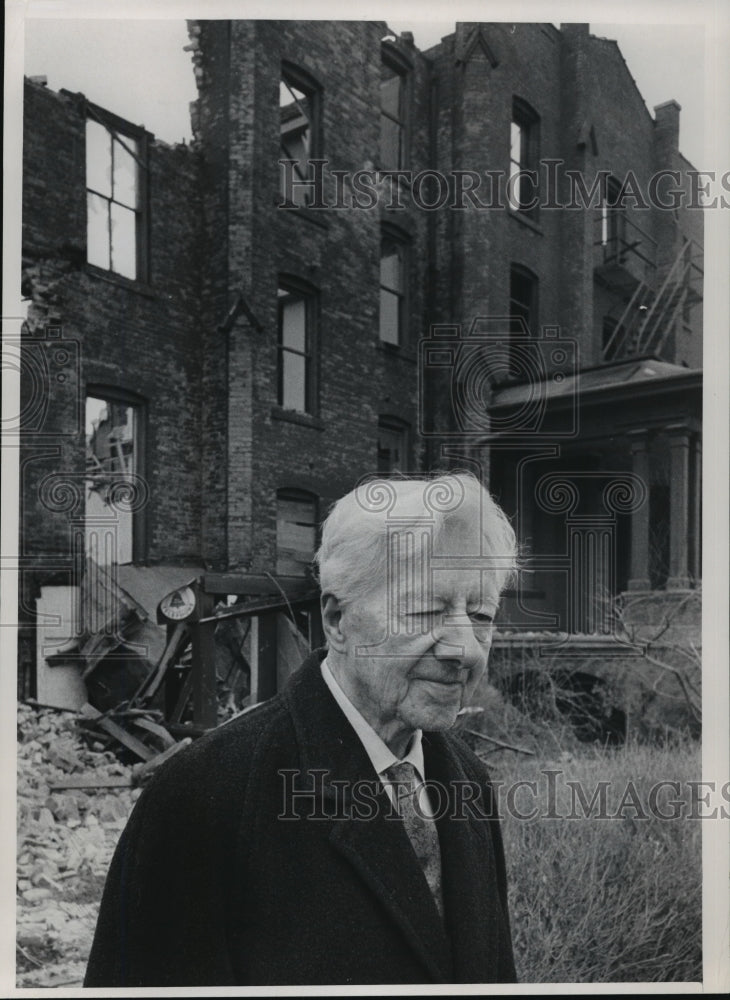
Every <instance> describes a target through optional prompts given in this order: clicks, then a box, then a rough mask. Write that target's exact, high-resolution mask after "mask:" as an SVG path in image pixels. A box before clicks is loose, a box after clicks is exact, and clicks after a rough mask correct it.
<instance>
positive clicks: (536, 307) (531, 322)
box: [509, 263, 540, 379]
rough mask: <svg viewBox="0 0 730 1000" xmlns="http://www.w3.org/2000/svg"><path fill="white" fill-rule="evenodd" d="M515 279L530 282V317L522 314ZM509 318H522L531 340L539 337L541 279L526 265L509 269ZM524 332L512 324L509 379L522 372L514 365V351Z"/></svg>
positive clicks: (528, 310)
mask: <svg viewBox="0 0 730 1000" xmlns="http://www.w3.org/2000/svg"><path fill="white" fill-rule="evenodd" d="M515 277H519V278H521V279H523V280H527V281H529V282H530V302H529V303H528V309H527V312H528V315H527V317H525V315H524V314H523V312H522V309H521V306H523V305H524V303H523V302H522V300H521V299H518V298H516V297H515V295H514V292H513V281H514V278H515ZM509 316H510V320H511V321H512V320H513V319H516V318H517V317H521V318H522V320H523V322H524V324H525V326H526V327H527V331H528V335H529V338H530V340H534V339H535V338H536V337H537V336H538V332H539V329H540V279H539V278H538V276H537V275H536V274H535V272H534V271H531V270H530V268H529V267H525V265H524V264H517V263H511V264H510V269H509ZM521 332H522V326H521V325H518V326H516V327H515V326H514V325H513V324H512V322H510V340H509V354H510V360H509V378H510V379H513V378H517V377H518V373H519V371H520V368H519V366H515V365H514V364H513V351H514V348H515V347H516V346H517V345H516V343H515V339H516V338H515V336H514V335H515V334H516V333H521Z"/></svg>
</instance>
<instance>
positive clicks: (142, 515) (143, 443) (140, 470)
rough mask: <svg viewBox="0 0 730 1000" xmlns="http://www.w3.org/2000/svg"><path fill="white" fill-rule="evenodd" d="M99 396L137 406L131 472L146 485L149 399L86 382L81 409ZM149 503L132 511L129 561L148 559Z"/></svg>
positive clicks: (115, 387)
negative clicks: (133, 466)
mask: <svg viewBox="0 0 730 1000" xmlns="http://www.w3.org/2000/svg"><path fill="white" fill-rule="evenodd" d="M90 397H91V398H92V399H99V400H102V401H104V402H109V403H120V404H122V405H124V406H129V407H133V408H134V409H135V410H136V422H135V450H136V452H137V455H136V462H135V470H134V475H136V476H139V477H140V479H142V480H143V481H144V482H145V483H147V484H148V486H149V476H148V474H147V473H148V468H147V439H148V433H147V430H148V427H147V425H148V420H149V402H148V400H147V399H146V398H145V397H144V396H140V395H139V394H138V393H135V392H130V391H129V390H127V389H123V388H120V387H119V386H116V385H108V384H106V383H103V382H89V383H87V385H86V390H85V393H84V412H85V409H86V400H87V399H89V398H90ZM85 447H86V428H85V426H84V448H85ZM149 509H150V505H149V503H146V504H144V505H143V506H141V507H140V508H139V509H138V510H135V511H133V513H132V563H133V564H134V565H139V564H143V563H144V562H145V561H146V559H147V542H148V510H149Z"/></svg>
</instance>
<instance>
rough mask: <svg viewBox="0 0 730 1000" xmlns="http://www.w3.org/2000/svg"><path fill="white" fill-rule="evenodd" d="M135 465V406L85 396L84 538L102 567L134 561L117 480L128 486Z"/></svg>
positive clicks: (130, 516) (137, 458) (127, 518)
mask: <svg viewBox="0 0 730 1000" xmlns="http://www.w3.org/2000/svg"><path fill="white" fill-rule="evenodd" d="M139 464H140V456H139V407H137V406H133V405H130V404H129V403H128V402H126V401H120V400H118V399H105V398H103V397H102V396H87V397H86V487H87V488H86V508H85V541H86V552H87V554H88V555H92V556H93V558H94V560H95V562H97V563H99V564H100V565H106V564H109V563H112V562H113V563H118V564H120V563H128V562H131V561H132V558H133V529H134V523H133V522H134V514H133V512H132V511H131V510H130V509H128V506H129V505H128V504H125V503H124V502H121V501H120V498H122V497H123V496H124V493H125V491H124V487H123V485H120V484H124V483H130V484H132V481H133V477H134V476H135V475H136V474H137V472H138V469H139ZM110 540H111V544H110Z"/></svg>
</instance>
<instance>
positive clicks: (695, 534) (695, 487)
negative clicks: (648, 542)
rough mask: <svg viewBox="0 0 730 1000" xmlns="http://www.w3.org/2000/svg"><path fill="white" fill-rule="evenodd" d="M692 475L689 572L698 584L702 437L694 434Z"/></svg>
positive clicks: (699, 573) (700, 561) (700, 577)
mask: <svg viewBox="0 0 730 1000" xmlns="http://www.w3.org/2000/svg"><path fill="white" fill-rule="evenodd" d="M693 445H694V447H693V449H692V450H693V454H692V464H693V477H692V561H691V563H690V572H691V574H692V578H693V580H694V582H695V586H699V582H700V580H701V579H702V438H701V437H700V435H699V434H696V435H695V436H694V438H693Z"/></svg>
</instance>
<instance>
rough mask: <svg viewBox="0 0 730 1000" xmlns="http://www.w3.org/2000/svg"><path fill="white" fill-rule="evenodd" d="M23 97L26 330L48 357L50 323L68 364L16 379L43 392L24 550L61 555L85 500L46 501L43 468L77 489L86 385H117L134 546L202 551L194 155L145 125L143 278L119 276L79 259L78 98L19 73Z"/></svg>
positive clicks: (29, 449)
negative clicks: (138, 533)
mask: <svg viewBox="0 0 730 1000" xmlns="http://www.w3.org/2000/svg"><path fill="white" fill-rule="evenodd" d="M25 102H26V103H25V133H24V161H25V162H24V171H25V176H26V178H27V179H28V181H27V183H26V185H25V189H24V202H23V258H24V274H23V280H24V293H25V295H26V296H27V297H29V298H32V300H33V301H32V305H31V307H30V310H29V318H28V324H27V327H28V336H29V338H30V339H31V342H33V343H35V345H36V347H35V348H34V349H35V350H36V353H39V352H40V353H45V354H46V355H47V354H48V351H51V350H55V348H54V343H55V340H54V339H53V338H52V339H50V340H48V339H46V334H47V333H48V328H49V326H50V327H52V328H53V330H54V331H55V330H57V331H58V337H60V340H59V341H58V342H64V343H65V342H70V343H71V345H72V347H73V349H74V351H76V352H77V353H76V355H75V357H77V359H78V364H77V365H74V364H73V363H71V362H70V368H69V372H68V373H67V374H69V375H70V376H71V378H70V380H69V379H67V381H66V382H65V383H64V386H63V390H62V391H61V390H58V391H51V392H48V389H49V386H48V385H47V384H46V385H45V386H40V387H39V386H35V387H34V386H33V384H32V383H31V381H30V380H28V379H25V380H24V390H25V392H26V393H27V395H26V399H28V400H31V399H32V398H33V394H34V393H35V392H36V390H37V389H39V388H40V390H41V391H45V392H48V395H49V403H50V410H49V412H48V416H47V419H46V421H45V426H44V428H43V429H42V430H40V431H37V432H36V433H33V432H31V431H28V432H27V433H26V435H25V445H24V451H23V471H24V476H23V484H22V492H23V504H24V510H23V529H24V530H23V548H24V552H25V554H26V555H28V556H29V557H31V558H32V557H34V556H36V555H38V556H45V555H48V554H50V553H58V554H59V555H68V554H69V547H70V544H71V530H72V526H71V524H70V520H72V519H73V518H74V517H76V518H78V516H80V517H81V518H83V504H82V505H81V507H80V508H78V509H76V508H75V509H74V510H73V511H71V510H69V509H68V504H67V503H63V502H54V501H53V498H51V503H50V504H49V502H48V497H47V496H46V497H45V500H44V496H43V495H41V494H42V491H41V483H42V482H43V480H44V478H45V477H47V476H48V475H49V474H53V475H55V476H56V477H58V478H62V477H63V476H64V475H68V476H71V477H73V482H74V483H75V484H76V487H74V488H77V487H78V486H79V485H80V489H81V495H82V497H83V492H84V487H83V481H82V480H80V479H79V476H80V475H81V474H82V473H83V469H84V445H83V430H84V428H83V407H84V399H85V395H86V392H87V388H88V387H89V386H92V387H93V388H94V389H95V390H96V391H98V392H102V391H103V390H104V388H109V389H111V390H121V391H125V392H127V393H129V394H130V399H131V400H134V401H138V402H139V403H140V404H142V407H143V413H144V414H145V416H146V428H145V430H146V434H145V437H146V449H145V451H146V454H145V464H144V469H143V470H141V473H142V475H143V476H144V478H145V480H146V481H147V484H148V489H149V495H150V501H151V502H150V503H149V505H148V507H147V509H146V510H145V512H144V516H145V521H146V524H145V527H146V531H145V534H146V543H147V544H146V552H145V553H144V558H145V559H146V560H148V561H151V562H160V561H176V560H182V559H187V558H200V556H201V540H200V527H199V525H200V462H199V453H200V442H201V435H200V406H201V391H200V380H199V377H198V372H199V368H200V341H199V320H198V302H199V296H200V293H199V273H200V236H201V227H200V223H199V219H200V199H199V193H198V192H199V183H198V163H197V158H196V157H195V155H194V154H192V153H191V151H190V150H189V149H187V148H185V147H181V146H175V147H169V146H167V145H165V144H164V143H161V142H156V141H154V139H153V137H150V142H149V161H148V162H149V200H150V212H149V280H148V281H145V282H142V281H131V280H127V279H125V278H123V277H121V276H119V275H115V274H112V273H111V272H104V271H101V270H100V269H98V268H94V267H91V266H89V265H87V264H86V193H85V111H84V99H83V98H82V97H81V96H80V95H70V94H66V93H63V92H61V93H60V94H55V93H53V92H51V91H49V90H47V89H45V88H44V87H42V86H40V85H37V84H33V83H27V84H26V97H25ZM54 337H55V332H54ZM56 339H57V338H56ZM52 388H53V389H55V384H54V386H52ZM41 444H43V445H44V449H45V450H43V449H41V447H40V445H41ZM49 506H50V508H55V512H54V510H53V509H49ZM77 507H78V505H77Z"/></svg>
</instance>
